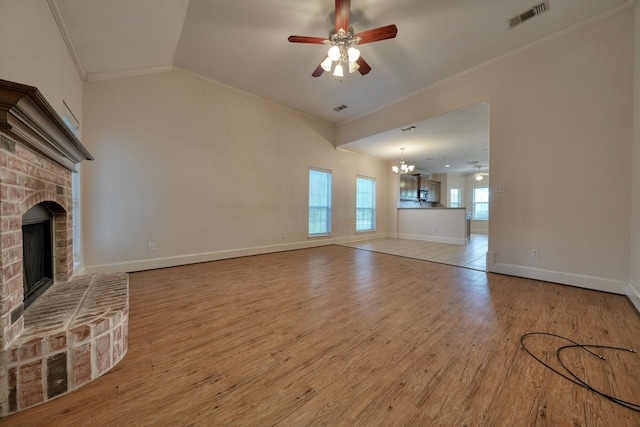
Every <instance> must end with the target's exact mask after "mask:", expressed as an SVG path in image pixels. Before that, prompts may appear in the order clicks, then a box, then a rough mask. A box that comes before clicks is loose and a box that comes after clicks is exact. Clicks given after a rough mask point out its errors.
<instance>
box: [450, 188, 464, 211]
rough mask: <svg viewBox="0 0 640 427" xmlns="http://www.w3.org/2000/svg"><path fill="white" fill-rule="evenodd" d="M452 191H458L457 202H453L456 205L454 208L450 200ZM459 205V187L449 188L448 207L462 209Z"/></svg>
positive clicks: (460, 191)
mask: <svg viewBox="0 0 640 427" xmlns="http://www.w3.org/2000/svg"><path fill="white" fill-rule="evenodd" d="M453 190H457V191H458V197H457V201H456V202H455V203H456V205H455V206H454V205H453V201H452V199H453V197H452V191H453ZM460 205H462V188H460V187H453V188H450V189H449V207H450V208H460V207H462V206H460Z"/></svg>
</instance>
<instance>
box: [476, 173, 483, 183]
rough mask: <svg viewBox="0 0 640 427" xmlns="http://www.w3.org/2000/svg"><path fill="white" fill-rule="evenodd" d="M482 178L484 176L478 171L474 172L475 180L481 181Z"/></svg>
mask: <svg viewBox="0 0 640 427" xmlns="http://www.w3.org/2000/svg"><path fill="white" fill-rule="evenodd" d="M483 178H484V177H483V176H482V175H481V174H480V172H478V173H477V174H476V178H475V179H476V181H482V179H483Z"/></svg>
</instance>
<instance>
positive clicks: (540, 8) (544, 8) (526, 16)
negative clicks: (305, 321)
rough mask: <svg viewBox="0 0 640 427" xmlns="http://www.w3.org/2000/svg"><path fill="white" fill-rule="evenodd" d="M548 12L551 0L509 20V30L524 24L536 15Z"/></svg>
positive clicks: (546, 0)
mask: <svg viewBox="0 0 640 427" xmlns="http://www.w3.org/2000/svg"><path fill="white" fill-rule="evenodd" d="M547 10H549V0H545V1H543V2H542V3H540V4H537V5H535V6H533V7H532V8H531V9H528V10H525V11H524V12H522V13H521V14H519V15H516V16H514V17H513V18H511V19H509V29H511V28H513V27H515V26H516V25H520V24H522V23H523V22H524V21H527V20H529V19H531V18H533V17H534V16H536V15H540V14H541V13H543V12H546V11H547Z"/></svg>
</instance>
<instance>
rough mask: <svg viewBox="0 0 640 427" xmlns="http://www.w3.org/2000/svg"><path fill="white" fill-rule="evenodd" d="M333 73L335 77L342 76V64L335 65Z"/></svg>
mask: <svg viewBox="0 0 640 427" xmlns="http://www.w3.org/2000/svg"><path fill="white" fill-rule="evenodd" d="M333 75H334V76H335V77H343V76H344V71H343V70H342V64H338V65H336V69H335V70H333Z"/></svg>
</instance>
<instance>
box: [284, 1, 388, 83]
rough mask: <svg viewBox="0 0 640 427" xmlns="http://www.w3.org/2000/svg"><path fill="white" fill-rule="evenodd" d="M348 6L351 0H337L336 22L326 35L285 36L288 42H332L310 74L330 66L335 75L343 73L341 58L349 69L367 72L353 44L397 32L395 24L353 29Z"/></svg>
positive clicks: (318, 73) (375, 40)
mask: <svg viewBox="0 0 640 427" xmlns="http://www.w3.org/2000/svg"><path fill="white" fill-rule="evenodd" d="M350 9H351V0H336V13H335V16H336V25H335V27H334V28H333V29H332V30H331V32H330V33H329V38H323V37H308V36H289V39H288V40H289V42H291V43H311V44H328V45H331V47H330V48H329V52H328V53H327V56H326V58H325V59H324V60H323V61H322V62H321V63H320V65H318V67H317V68H316V69H315V71H314V72H313V73H312V74H311V75H312V76H313V77H320V76H321V75H322V73H323V72H325V71H331V69H332V68H333V70H334V71H333V75H334V76H335V77H342V76H344V69H343V67H342V63H343V62H344V63H346V64H348V66H349V72H350V73H353V72H355V71H358V72H359V73H360V74H362V75H365V74H368V73H369V71H371V67H370V66H369V64H367V61H365V60H364V59H363V58H362V57H361V56H360V51H359V50H358V49H357V48H356V47H355V46H356V45H359V44H365V43H372V42H377V41H380V40H386V39H392V38H394V37H395V36H396V34H398V28H397V27H396V26H395V25H387V26H384V27H379V28H374V29H372V30H367V31H363V32H360V33H354V31H353V27H351V26H350V25H349V18H350V14H351V11H350ZM334 62H335V67H334V66H333V65H334Z"/></svg>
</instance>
